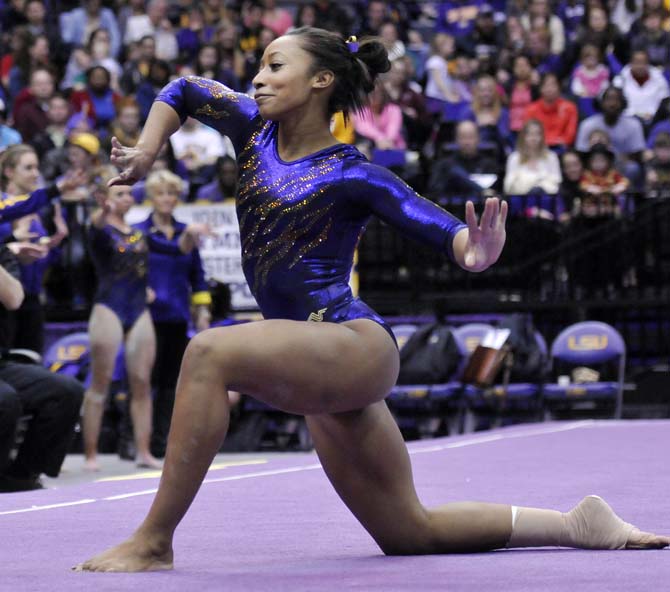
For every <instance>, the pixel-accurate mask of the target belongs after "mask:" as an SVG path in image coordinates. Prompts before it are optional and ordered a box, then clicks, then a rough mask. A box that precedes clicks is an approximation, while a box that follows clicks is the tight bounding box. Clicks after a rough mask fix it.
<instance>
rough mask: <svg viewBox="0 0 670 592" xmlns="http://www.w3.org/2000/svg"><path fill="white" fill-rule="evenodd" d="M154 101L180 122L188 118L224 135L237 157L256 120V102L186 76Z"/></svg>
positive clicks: (175, 81)
mask: <svg viewBox="0 0 670 592" xmlns="http://www.w3.org/2000/svg"><path fill="white" fill-rule="evenodd" d="M156 100H157V101H161V102H163V103H167V104H168V105H170V107H172V108H173V109H174V110H175V111H176V112H177V114H178V115H179V119H180V120H181V122H182V123H183V122H184V120H185V119H186V118H187V117H188V116H190V117H194V118H195V119H197V120H198V121H201V122H202V123H204V124H205V125H208V126H209V127H211V128H214V129H215V130H216V131H218V132H219V133H221V134H223V135H224V136H228V137H229V138H230V139H231V141H232V142H233V145H234V147H235V152H236V153H237V154H239V153H240V152H241V151H242V148H244V146H245V144H246V143H247V140H248V139H249V137H250V136H251V134H252V132H253V130H254V129H255V126H254V125H253V122H254V120H255V119H256V118H260V115H259V114H258V108H257V107H256V102H255V101H254V100H253V99H252V98H251V97H249V96H247V95H245V94H242V93H238V92H234V91H232V90H231V89H229V88H228V87H227V86H224V85H223V84H221V83H220V82H216V81H215V80H209V79H208V78H200V77H198V76H187V77H185V78H178V79H177V80H173V81H172V82H170V83H169V84H168V85H167V86H165V87H164V88H163V90H161V92H160V93H159V94H158V96H157V97H156Z"/></svg>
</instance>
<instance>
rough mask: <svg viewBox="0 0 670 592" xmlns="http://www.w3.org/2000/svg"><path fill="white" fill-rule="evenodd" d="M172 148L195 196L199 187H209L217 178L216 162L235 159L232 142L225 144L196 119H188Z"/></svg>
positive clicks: (176, 136) (210, 129) (174, 139)
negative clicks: (228, 156)
mask: <svg viewBox="0 0 670 592" xmlns="http://www.w3.org/2000/svg"><path fill="white" fill-rule="evenodd" d="M170 145H171V146H172V151H173V153H174V157H175V160H176V162H177V165H178V166H180V167H181V169H182V170H183V171H184V175H183V176H184V178H185V179H187V180H188V181H189V183H190V184H191V191H192V192H193V195H195V191H197V189H198V187H200V186H202V185H205V184H206V183H209V181H211V180H212V178H213V177H214V163H215V162H216V159H217V158H219V157H220V156H224V155H225V154H229V155H231V156H232V155H234V150H233V148H232V145H231V144H230V140H228V139H227V138H226V139H225V140H224V138H223V137H222V136H221V135H220V134H217V133H216V132H215V131H214V130H213V129H212V128H210V127H208V126H206V125H204V124H202V123H200V122H199V121H198V120H197V119H193V118H188V119H187V120H186V121H185V122H184V125H183V126H182V127H181V128H180V129H179V130H178V131H177V132H176V133H175V134H174V135H173V136H172V137H171V138H170Z"/></svg>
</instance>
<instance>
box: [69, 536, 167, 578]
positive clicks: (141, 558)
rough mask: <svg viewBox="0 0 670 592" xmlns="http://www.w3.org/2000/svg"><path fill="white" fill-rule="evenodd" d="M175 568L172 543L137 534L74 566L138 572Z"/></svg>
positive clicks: (91, 569) (74, 568) (95, 569)
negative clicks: (156, 541)
mask: <svg viewBox="0 0 670 592" xmlns="http://www.w3.org/2000/svg"><path fill="white" fill-rule="evenodd" d="M173 568H174V562H173V553H172V546H171V544H169V543H168V544H167V545H164V544H158V543H155V542H152V541H150V540H149V539H148V538H146V537H143V536H141V535H138V534H135V535H133V536H132V537H131V538H129V539H128V540H127V541H124V542H123V543H121V544H120V545H117V546H116V547H112V548H111V549H108V550H107V551H105V552H103V553H100V555H96V556H95V557H93V558H91V559H89V560H88V561H84V562H83V563H80V564H79V565H77V566H75V567H73V568H72V569H73V570H74V571H109V572H138V571H161V570H168V569H173Z"/></svg>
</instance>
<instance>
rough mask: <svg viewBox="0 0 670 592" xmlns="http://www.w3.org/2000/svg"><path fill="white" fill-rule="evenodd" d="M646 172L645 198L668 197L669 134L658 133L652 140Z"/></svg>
mask: <svg viewBox="0 0 670 592" xmlns="http://www.w3.org/2000/svg"><path fill="white" fill-rule="evenodd" d="M646 170H647V175H646V183H645V194H646V195H647V197H664V198H668V197H670V133H668V132H660V133H659V134H658V135H657V136H656V138H655V139H654V143H653V150H652V157H651V159H650V160H649V161H648V162H647V169H646Z"/></svg>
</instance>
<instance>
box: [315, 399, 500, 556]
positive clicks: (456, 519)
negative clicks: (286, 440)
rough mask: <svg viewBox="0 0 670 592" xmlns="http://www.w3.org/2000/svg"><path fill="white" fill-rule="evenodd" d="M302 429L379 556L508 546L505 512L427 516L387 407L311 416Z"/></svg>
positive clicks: (490, 509)
mask: <svg viewBox="0 0 670 592" xmlns="http://www.w3.org/2000/svg"><path fill="white" fill-rule="evenodd" d="M307 424H308V426H309V429H310V432H311V434H312V438H313V439H314V444H315V446H316V450H317V453H318V454H319V459H320V460H321V463H322V464H323V467H324V469H325V471H326V474H327V475H328V478H329V479H330V481H331V482H332V484H333V486H334V487H335V489H336V491H337V493H338V494H339V496H340V497H341V498H342V501H344V503H345V504H346V505H347V507H348V508H349V509H350V510H351V511H352V512H353V513H354V515H355V516H356V518H358V520H359V521H360V522H361V524H362V525H363V527H364V528H365V529H366V530H367V531H368V532H369V533H370V534H371V535H372V537H373V538H374V539H375V541H377V544H378V545H379V546H380V548H381V549H382V550H383V551H384V553H387V554H391V555H409V554H424V553H449V552H467V551H485V550H489V549H496V548H500V547H504V546H505V544H506V543H507V541H508V540H509V537H510V534H511V532H512V514H511V509H510V506H508V505H499V504H486V503H475V502H458V503H452V504H447V505H445V506H441V507H439V508H436V509H433V510H429V509H426V508H424V507H423V506H422V505H421V504H420V503H419V500H418V498H417V495H416V491H415V489H414V484H413V481H412V469H411V466H410V461H409V455H408V454H407V448H406V447H405V443H404V441H403V439H402V436H401V435H400V431H399V430H398V426H397V424H396V423H395V420H394V419H393V417H392V416H391V414H390V412H389V410H388V408H387V406H386V403H385V402H383V401H382V402H379V403H375V404H374V405H371V406H369V407H367V408H365V409H362V410H359V411H352V412H350V413H342V414H334V415H313V416H308V417H307ZM382 451H383V452H382Z"/></svg>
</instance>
